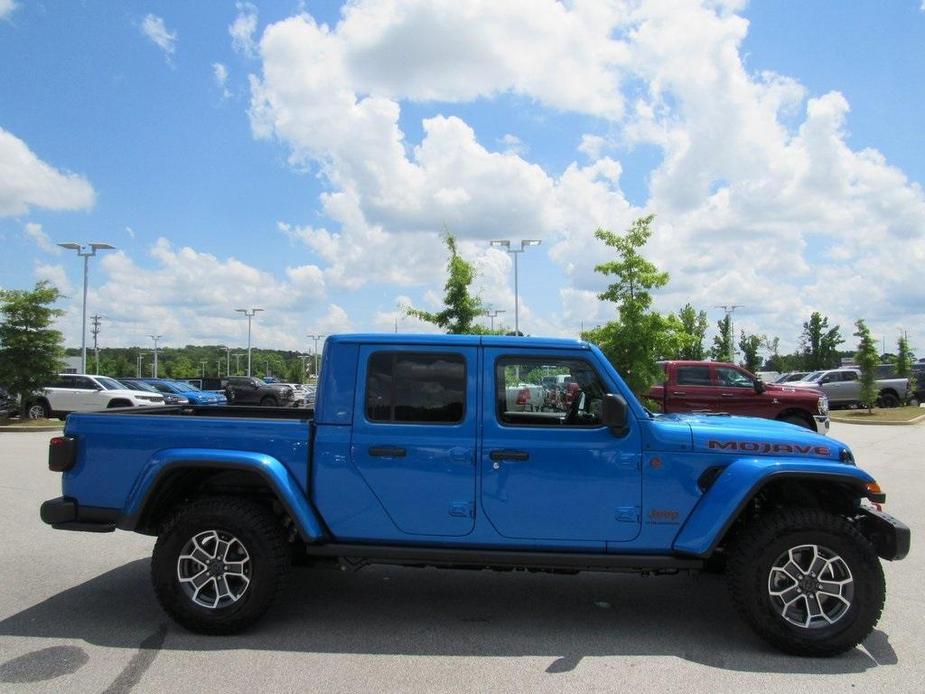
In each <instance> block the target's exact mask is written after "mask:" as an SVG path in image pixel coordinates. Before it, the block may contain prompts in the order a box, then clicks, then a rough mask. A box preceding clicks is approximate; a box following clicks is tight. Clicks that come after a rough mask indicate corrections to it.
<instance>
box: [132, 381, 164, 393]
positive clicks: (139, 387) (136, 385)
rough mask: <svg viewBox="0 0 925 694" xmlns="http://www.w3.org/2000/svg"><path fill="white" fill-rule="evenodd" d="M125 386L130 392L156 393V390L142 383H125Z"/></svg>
mask: <svg viewBox="0 0 925 694" xmlns="http://www.w3.org/2000/svg"><path fill="white" fill-rule="evenodd" d="M125 385H126V386H127V387H128V388H129V389H131V390H146V391H148V392H149V393H156V392H157V388H155V387H154V386H152V385H150V384H148V383H145V382H144V381H132V382H130V383H129V382H126V384H125Z"/></svg>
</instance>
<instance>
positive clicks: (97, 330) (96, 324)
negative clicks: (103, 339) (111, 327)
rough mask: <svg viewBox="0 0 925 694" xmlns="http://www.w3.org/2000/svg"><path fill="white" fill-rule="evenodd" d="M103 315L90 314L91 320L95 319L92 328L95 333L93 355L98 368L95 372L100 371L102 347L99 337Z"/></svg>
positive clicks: (92, 333)
mask: <svg viewBox="0 0 925 694" xmlns="http://www.w3.org/2000/svg"><path fill="white" fill-rule="evenodd" d="M101 319H102V316H101V315H100V314H98V313H97V314H95V315H92V316H90V320H91V321H93V327H92V328H91V329H90V334H91V335H93V356H94V358H95V360H96V370H95V371H94V372H93V373H95V374H99V373H100V347H99V343H98V341H97V337H98V336H99V334H100V320H101Z"/></svg>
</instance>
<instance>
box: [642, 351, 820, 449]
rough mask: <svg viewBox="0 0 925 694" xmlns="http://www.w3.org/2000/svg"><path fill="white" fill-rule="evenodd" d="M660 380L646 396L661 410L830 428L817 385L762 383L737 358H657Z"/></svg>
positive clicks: (811, 427) (814, 427) (815, 429)
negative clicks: (731, 361)
mask: <svg viewBox="0 0 925 694" xmlns="http://www.w3.org/2000/svg"><path fill="white" fill-rule="evenodd" d="M659 364H661V366H662V368H663V369H664V372H665V378H664V380H663V381H662V383H660V384H658V385H654V386H652V388H651V389H650V390H649V392H648V397H649V399H650V400H653V401H655V402H656V403H658V406H659V408H660V409H661V411H662V412H668V413H670V412H723V413H728V414H731V415H743V416H746V417H764V418H765V419H778V420H780V421H783V422H790V423H791V424H798V425H800V426H802V427H806V428H807V429H812V430H813V431H816V432H818V433H820V434H826V433H828V431H829V402H828V399H827V398H826V396H825V394H824V393H822V392H821V391H818V390H812V389H807V388H794V387H792V386H790V385H788V384H786V383H781V384H778V383H767V384H766V383H764V382H763V381H762V380H761V379H760V378H758V377H757V376H755V375H754V374H752V373H749V372H748V371H746V370H745V369H743V368H741V367H739V366H736V365H735V364H726V363H723V362H714V361H664V362H659Z"/></svg>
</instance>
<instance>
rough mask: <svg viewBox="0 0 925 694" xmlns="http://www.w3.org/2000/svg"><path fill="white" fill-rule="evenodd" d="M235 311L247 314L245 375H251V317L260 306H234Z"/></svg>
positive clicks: (259, 309)
mask: <svg viewBox="0 0 925 694" xmlns="http://www.w3.org/2000/svg"><path fill="white" fill-rule="evenodd" d="M235 311H237V312H238V313H243V314H244V315H245V316H247V375H248V376H250V375H251V319H252V318H253V317H254V316H256V315H257V312H258V311H263V309H262V308H236V309H235Z"/></svg>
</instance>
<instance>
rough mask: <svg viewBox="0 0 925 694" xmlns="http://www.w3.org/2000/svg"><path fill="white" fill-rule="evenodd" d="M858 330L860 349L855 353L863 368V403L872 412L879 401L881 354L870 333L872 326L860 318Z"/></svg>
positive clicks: (856, 359)
mask: <svg viewBox="0 0 925 694" xmlns="http://www.w3.org/2000/svg"><path fill="white" fill-rule="evenodd" d="M855 326H856V327H857V332H856V333H854V335H855V337H857V338H858V351H857V352H856V353H855V355H854V360H855V362H857V365H858V368H860V369H861V395H860V401H861V404H862V405H863V406H864V407H866V408H867V411H868V412H871V411H872V409H873V407H874V404H876V402H877V395H878V394H879V393H878V389H877V365H878V364H879V363H880V355H879V354H878V353H877V343H876V341H874V338H873V337H871V335H870V328H868V327H867V325H865V324H864V320H863V319H858V321H857V322H856V323H855Z"/></svg>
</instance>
